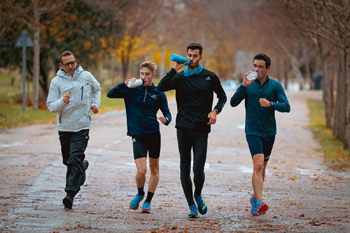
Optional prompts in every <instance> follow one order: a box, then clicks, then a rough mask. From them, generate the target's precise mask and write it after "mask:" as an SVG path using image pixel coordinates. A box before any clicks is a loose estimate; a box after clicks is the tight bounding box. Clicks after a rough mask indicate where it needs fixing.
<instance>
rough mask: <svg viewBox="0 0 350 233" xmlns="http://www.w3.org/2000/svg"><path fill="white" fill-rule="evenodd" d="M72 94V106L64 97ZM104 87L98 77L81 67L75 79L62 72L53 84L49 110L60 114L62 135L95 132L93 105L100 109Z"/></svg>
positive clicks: (58, 120)
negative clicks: (92, 126) (92, 128)
mask: <svg viewBox="0 0 350 233" xmlns="http://www.w3.org/2000/svg"><path fill="white" fill-rule="evenodd" d="M69 91H72V92H71V94H70V99H69V103H68V104H67V103H65V102H64V101H63V95H64V94H66V93H68V92H69ZM100 100H101V87H100V84H99V83H98V82H97V80H96V79H95V78H94V76H93V75H92V74H91V73H90V72H88V71H84V69H83V68H82V67H81V66H79V65H77V69H76V70H75V72H74V74H73V75H70V74H67V73H66V72H65V71H63V70H62V69H59V70H58V71H57V73H56V77H55V78H53V79H52V81H51V84H50V90H49V95H48V97H47V102H46V106H47V108H48V109H49V111H50V112H54V113H57V128H58V131H62V132H78V131H80V130H83V129H90V128H91V105H95V106H96V107H97V108H98V109H99V108H100Z"/></svg>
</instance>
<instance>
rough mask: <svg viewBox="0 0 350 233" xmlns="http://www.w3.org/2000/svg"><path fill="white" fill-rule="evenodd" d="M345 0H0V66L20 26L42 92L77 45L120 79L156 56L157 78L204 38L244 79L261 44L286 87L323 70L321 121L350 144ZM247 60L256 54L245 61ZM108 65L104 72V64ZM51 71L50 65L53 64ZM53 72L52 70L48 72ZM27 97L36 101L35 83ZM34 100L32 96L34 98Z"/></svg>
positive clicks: (13, 60) (89, 61) (209, 64)
mask: <svg viewBox="0 0 350 233" xmlns="http://www.w3.org/2000/svg"><path fill="white" fill-rule="evenodd" d="M349 2H350V0H310V1H304V0H246V1H240V0H214V1H212V0H152V1H149V0H97V1H96V0H95V1H92V0H55V1H54V0H3V1H2V3H1V4H0V10H1V12H0V13H1V15H0V16H1V17H0V56H1V58H2V59H1V60H0V67H7V68H12V69H14V68H17V67H19V66H20V64H21V53H20V51H19V49H18V48H15V47H14V43H15V41H16V40H17V38H18V36H19V34H20V32H21V29H23V28H26V29H28V31H30V32H31V35H32V36H33V39H34V44H35V46H34V49H28V54H30V57H29V58H28V59H29V62H27V64H28V77H30V79H31V80H33V87H35V85H36V83H39V84H40V87H41V89H42V91H43V93H44V95H46V94H47V91H48V85H49V84H48V82H49V80H50V79H51V78H52V77H49V76H50V71H53V70H57V68H58V64H59V61H58V55H59V54H60V53H61V52H62V51H63V50H71V51H73V52H74V53H75V54H76V55H77V58H78V60H79V63H80V64H81V65H82V66H83V68H85V69H87V70H90V71H92V70H94V71H95V72H94V75H95V76H96V77H97V78H98V79H99V80H100V81H101V82H103V81H104V80H108V81H109V83H112V85H114V84H116V82H117V77H118V78H119V79H121V80H125V79H126V78H130V77H132V76H134V75H137V70H138V64H139V63H141V62H142V61H144V60H153V61H155V62H156V63H157V64H158V66H159V69H158V71H157V74H158V77H162V76H163V75H164V74H165V72H166V69H169V68H170V67H171V66H172V63H171V62H170V60H169V56H170V54H171V53H178V54H181V55H185V53H186V50H185V48H186V45H187V44H189V43H190V42H199V43H201V44H203V46H204V54H203V55H204V59H203V63H202V64H203V66H204V67H206V68H209V69H211V70H213V71H215V72H216V73H217V74H218V76H219V77H220V78H221V79H222V80H224V79H232V78H233V77H234V76H237V77H239V78H242V75H243V74H244V72H245V71H244V70H241V69H239V67H237V65H236V64H240V63H239V61H237V59H241V58H240V57H239V56H237V54H238V51H243V53H240V54H252V55H254V54H257V53H259V52H263V53H266V54H268V55H269V56H270V57H271V59H272V67H273V69H272V70H271V72H270V75H271V76H272V77H274V78H277V79H279V80H280V81H281V82H282V83H283V84H284V85H285V87H287V85H288V82H290V81H292V80H297V81H298V83H299V85H300V87H301V89H304V88H307V87H308V86H310V87H311V88H312V86H313V82H312V75H313V74H314V73H316V72H317V71H320V70H322V73H323V99H324V102H325V106H326V119H327V125H328V126H329V127H332V128H333V132H334V135H335V136H336V137H339V138H340V139H343V140H344V142H345V145H346V147H349V144H350V136H349V132H350V99H349V98H348V96H349V94H350V85H349V82H350V81H349V59H350V58H349V57H350V56H349V44H350V42H349V34H350V29H349V17H350V16H349V11H350V6H349V4H350V3H349ZM249 62H252V61H249ZM107 67H108V70H109V72H108V75H106V72H103V71H105V70H106V69H107ZM51 73H52V72H51ZM51 76H52V75H51ZM33 89H34V91H33V92H34V93H33V98H32V101H33V106H34V108H36V106H37V100H36V98H37V97H36V96H37V92H38V91H37V89H36V88H33ZM35 102H36V103H35Z"/></svg>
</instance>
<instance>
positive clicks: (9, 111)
mask: <svg viewBox="0 0 350 233" xmlns="http://www.w3.org/2000/svg"><path fill="white" fill-rule="evenodd" d="M0 108H1V110H0V129H6V128H14V127H19V126H24V125H30V124H40V123H50V122H55V121H56V114H53V113H50V112H49V111H48V110H41V109H39V110H38V111H34V110H33V109H32V108H29V107H26V112H25V113H23V109H22V105H21V104H8V103H2V104H0Z"/></svg>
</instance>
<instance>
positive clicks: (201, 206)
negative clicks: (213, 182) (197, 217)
mask: <svg viewBox="0 0 350 233" xmlns="http://www.w3.org/2000/svg"><path fill="white" fill-rule="evenodd" d="M194 199H195V200H196V202H197V205H198V212H199V213H200V214H206V213H207V211H208V207H207V205H206V204H205V202H204V201H203V198H202V196H201V195H199V196H197V195H194Z"/></svg>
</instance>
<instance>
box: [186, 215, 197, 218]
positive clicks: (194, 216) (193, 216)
mask: <svg viewBox="0 0 350 233" xmlns="http://www.w3.org/2000/svg"><path fill="white" fill-rule="evenodd" d="M188 218H198V215H197V216H196V215H192V216H188Z"/></svg>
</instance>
